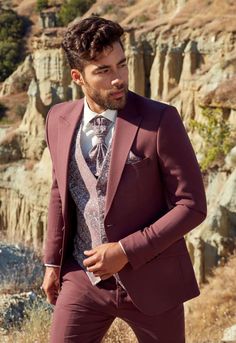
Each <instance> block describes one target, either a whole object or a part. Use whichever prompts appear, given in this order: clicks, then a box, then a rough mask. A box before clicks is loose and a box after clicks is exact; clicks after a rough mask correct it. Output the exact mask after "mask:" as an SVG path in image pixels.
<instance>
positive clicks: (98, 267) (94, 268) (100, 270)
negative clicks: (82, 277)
mask: <svg viewBox="0 0 236 343" xmlns="http://www.w3.org/2000/svg"><path fill="white" fill-rule="evenodd" d="M87 271H88V272H91V273H99V275H96V276H100V275H101V274H105V273H106V270H105V269H104V268H103V267H102V266H101V264H95V265H93V266H92V267H88V268H87Z"/></svg>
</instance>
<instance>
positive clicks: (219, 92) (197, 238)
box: [0, 0, 236, 282]
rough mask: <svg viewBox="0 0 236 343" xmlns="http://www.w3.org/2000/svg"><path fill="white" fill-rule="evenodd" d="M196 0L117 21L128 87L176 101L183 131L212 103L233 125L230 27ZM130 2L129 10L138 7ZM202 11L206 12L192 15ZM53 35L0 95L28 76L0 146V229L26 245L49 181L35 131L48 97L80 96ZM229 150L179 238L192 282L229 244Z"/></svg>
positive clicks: (41, 223)
mask: <svg viewBox="0 0 236 343" xmlns="http://www.w3.org/2000/svg"><path fill="white" fill-rule="evenodd" d="M100 2H101V1H100ZM98 3H99V1H98ZM140 3H141V2H140ZM146 3H147V4H148V2H146ZM150 4H151V2H150ZM197 4H198V2H197V1H186V0H172V1H163V0H160V1H157V2H156V4H155V6H156V7H155V6H154V4H153V3H152V7H151V8H152V10H153V9H155V8H156V10H157V11H158V12H156V15H157V14H158V16H157V17H158V19H156V17H154V18H153V17H152V15H153V13H152V12H151V13H150V21H149V22H147V23H146V22H144V23H142V24H141V25H137V23H136V24H135V21H134V15H133V16H132V15H130V16H128V17H126V18H124V19H123V22H122V21H121V23H123V24H124V25H126V26H127V27H126V34H125V40H124V47H125V52H126V55H127V60H128V66H129V88H130V89H131V90H134V91H136V92H138V93H139V94H141V95H145V96H150V97H152V98H153V99H156V100H161V101H165V102H168V103H171V104H173V105H174V106H176V107H177V108H178V110H179V112H180V114H181V117H182V118H183V121H184V124H185V126H186V128H187V129H188V130H190V126H189V122H190V119H195V120H197V121H202V120H203V117H202V108H203V107H213V108H214V107H219V108H221V109H222V111H223V112H224V115H225V116H226V119H227V120H228V122H229V123H230V125H231V126H232V127H235V125H236V117H235V116H236V98H235V86H236V82H235V71H236V44H235V37H236V35H235V32H236V31H235V27H234V24H233V22H232V21H233V19H230V18H229V16H230V15H231V13H233V12H232V11H233V9H232V8H231V7H232V6H234V5H233V4H232V5H231V4H228V5H227V6H228V7H227V6H226V5H225V6H224V7H223V8H221V7H220V8H221V12H222V13H221V14H222V16H219V15H218V14H219V0H214V1H211V2H209V4H208V5H207V4H206V3H204V4H203V3H201V6H202V12H201V13H198V7H199V6H200V5H199V6H198V5H197ZM131 6H133V7H132V8H133V10H137V6H138V4H134V5H132V4H131ZM153 6H154V7H153ZM194 6H195V7H194ZM217 6H218V7H217ZM230 6H231V7H230ZM91 11H93V7H92V9H91ZM124 11H125V10H124ZM205 11H207V13H210V14H209V17H207V16H204V15H203V14H202V13H206V12H205ZM217 11H218V12H217ZM154 14H155V13H154ZM132 20H133V21H132ZM63 32H64V29H62V28H48V29H45V30H43V31H42V35H41V36H38V37H35V38H34V39H33V40H32V46H33V52H32V55H31V56H29V57H28V58H27V60H26V61H25V63H24V64H23V66H22V67H20V68H18V70H17V71H16V72H15V73H14V74H13V75H12V76H11V77H10V78H8V79H7V80H6V81H5V83H4V84H3V86H2V91H1V95H2V96H6V95H9V94H11V93H12V92H14V91H15V88H14V86H15V80H20V79H21V78H22V75H24V74H26V75H27V78H26V79H27V85H28V84H29V78H30V79H31V82H30V85H29V88H28V96H29V102H28V106H27V109H26V112H25V115H24V118H23V120H22V122H21V124H20V126H19V127H18V128H17V129H15V130H13V131H12V132H11V133H10V134H9V133H8V134H7V135H6V136H5V137H3V139H2V142H1V145H0V163H1V169H0V229H1V230H5V231H7V233H8V235H9V236H10V237H11V238H13V237H15V238H17V237H18V238H21V240H25V241H30V242H32V243H33V245H34V246H38V245H40V244H41V243H42V242H43V241H44V237H45V232H46V217H47V202H48V193H49V188H50V182H51V181H50V177H51V171H50V158H49V154H48V151H47V148H46V146H45V133H44V125H45V117H46V113H47V111H48V109H49V108H50V106H52V105H53V104H54V103H56V102H60V101H65V100H69V99H75V98H79V97H80V96H81V91H80V90H79V89H78V88H77V86H75V85H74V84H72V83H71V78H70V72H69V67H68V65H67V63H66V61H65V57H64V55H63V52H62V50H61V48H60V41H61V36H62V34H63ZM189 135H190V137H191V140H192V142H193V145H194V147H195V150H196V152H197V156H198V157H199V159H200V158H201V148H202V146H203V144H204V142H203V141H202V139H200V137H199V135H197V134H196V133H194V132H191V131H189ZM235 149H236V148H234V149H233V150H232V151H231V153H230V154H229V155H228V157H227V161H228V162H227V165H228V166H226V167H223V168H221V169H220V170H219V171H218V172H214V173H212V172H211V173H209V182H208V187H207V197H208V204H209V214H208V218H207V220H206V221H205V222H204V223H203V224H202V225H201V226H200V227H199V228H197V229H195V230H194V231H193V232H191V233H190V234H189V235H188V237H187V240H188V247H189V251H190V253H191V257H192V260H193V262H194V266H195V270H196V273H197V277H198V280H199V281H200V282H201V281H204V280H205V275H206V274H207V273H208V272H209V271H210V269H211V267H212V266H214V265H216V264H217V263H220V261H221V259H222V258H223V257H225V255H226V254H227V253H228V252H230V251H232V249H233V247H234V243H235V236H236V231H235V225H236V217H235V213H236V201H235V194H236V193H235V191H234V189H235V185H236V182H235V180H236V173H235V171H234V169H235ZM12 209H14V210H12Z"/></svg>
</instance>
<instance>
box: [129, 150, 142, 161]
mask: <svg viewBox="0 0 236 343" xmlns="http://www.w3.org/2000/svg"><path fill="white" fill-rule="evenodd" d="M141 160H142V157H140V156H137V155H135V154H134V153H133V152H132V151H131V150H130V152H129V155H128V157H127V160H126V164H133V163H136V162H139V161H141Z"/></svg>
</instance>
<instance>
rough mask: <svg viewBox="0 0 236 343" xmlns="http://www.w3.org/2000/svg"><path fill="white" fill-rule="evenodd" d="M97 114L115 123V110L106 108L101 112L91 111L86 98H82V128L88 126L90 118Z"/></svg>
mask: <svg viewBox="0 0 236 343" xmlns="http://www.w3.org/2000/svg"><path fill="white" fill-rule="evenodd" d="M97 115H101V116H103V117H105V118H107V119H109V120H111V121H112V122H113V123H115V120H116V116H117V110H110V109H107V110H106V111H104V112H102V113H96V112H93V111H92V110H91V109H90V108H89V106H88V103H87V100H86V98H84V118H83V121H84V128H87V127H88V126H89V125H88V123H89V122H90V120H92V119H93V118H94V117H96V116H97Z"/></svg>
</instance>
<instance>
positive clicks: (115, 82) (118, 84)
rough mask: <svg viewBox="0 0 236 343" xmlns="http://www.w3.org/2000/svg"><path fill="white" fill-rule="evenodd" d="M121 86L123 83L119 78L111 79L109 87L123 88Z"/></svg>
mask: <svg viewBox="0 0 236 343" xmlns="http://www.w3.org/2000/svg"><path fill="white" fill-rule="evenodd" d="M123 84H124V81H123V80H122V79H121V78H120V77H116V78H115V79H113V80H112V81H111V85H112V86H113V87H117V88H119V87H121V86H123Z"/></svg>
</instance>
